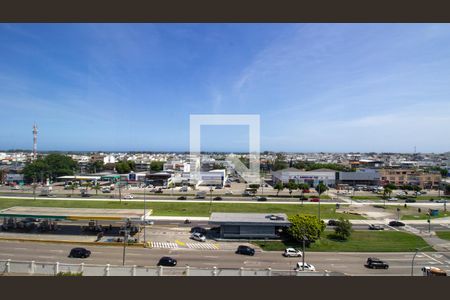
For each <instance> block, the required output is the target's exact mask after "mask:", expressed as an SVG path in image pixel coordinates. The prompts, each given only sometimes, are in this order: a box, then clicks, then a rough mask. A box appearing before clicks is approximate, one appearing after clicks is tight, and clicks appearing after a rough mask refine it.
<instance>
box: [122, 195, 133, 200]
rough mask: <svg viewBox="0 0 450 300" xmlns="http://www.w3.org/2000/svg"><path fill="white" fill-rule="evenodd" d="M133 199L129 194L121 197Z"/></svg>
mask: <svg viewBox="0 0 450 300" xmlns="http://www.w3.org/2000/svg"><path fill="white" fill-rule="evenodd" d="M133 198H134V196H133V195H131V194H129V195H125V196H124V197H123V199H133Z"/></svg>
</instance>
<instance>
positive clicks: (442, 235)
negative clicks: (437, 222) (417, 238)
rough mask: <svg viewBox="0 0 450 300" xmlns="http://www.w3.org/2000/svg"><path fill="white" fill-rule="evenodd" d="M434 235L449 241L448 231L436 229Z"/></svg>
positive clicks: (449, 234)
mask: <svg viewBox="0 0 450 300" xmlns="http://www.w3.org/2000/svg"><path fill="white" fill-rule="evenodd" d="M436 235H437V236H438V237H439V238H441V239H444V240H447V241H450V231H436Z"/></svg>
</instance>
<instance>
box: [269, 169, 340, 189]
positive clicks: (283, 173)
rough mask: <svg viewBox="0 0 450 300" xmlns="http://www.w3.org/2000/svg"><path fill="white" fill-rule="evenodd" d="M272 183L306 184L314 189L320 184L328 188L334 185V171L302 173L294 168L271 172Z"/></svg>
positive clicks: (319, 170) (323, 170)
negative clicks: (291, 182)
mask: <svg viewBox="0 0 450 300" xmlns="http://www.w3.org/2000/svg"><path fill="white" fill-rule="evenodd" d="M272 181H273V183H274V184H275V183H277V182H282V183H283V184H287V183H288V182H290V181H293V182H295V183H307V184H309V185H310V186H311V187H315V186H317V185H318V184H319V183H320V182H322V183H323V184H325V185H327V186H329V187H334V186H335V184H336V171H335V170H330V169H317V170H311V171H302V170H299V169H296V168H287V169H283V170H279V171H275V172H272Z"/></svg>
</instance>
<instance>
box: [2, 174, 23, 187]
mask: <svg viewBox="0 0 450 300" xmlns="http://www.w3.org/2000/svg"><path fill="white" fill-rule="evenodd" d="M5 182H6V184H19V185H23V184H24V182H25V180H24V176H23V174H6V176H5Z"/></svg>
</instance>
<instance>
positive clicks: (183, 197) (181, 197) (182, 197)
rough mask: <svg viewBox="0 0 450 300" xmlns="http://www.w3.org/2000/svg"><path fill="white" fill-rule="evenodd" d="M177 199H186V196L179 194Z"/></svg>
mask: <svg viewBox="0 0 450 300" xmlns="http://www.w3.org/2000/svg"><path fill="white" fill-rule="evenodd" d="M177 199H178V200H186V199H187V198H186V197H185V196H180V197H178V198H177Z"/></svg>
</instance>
